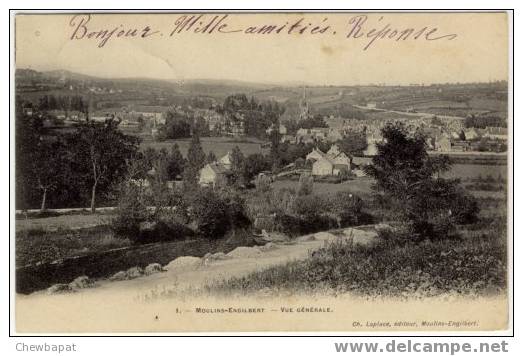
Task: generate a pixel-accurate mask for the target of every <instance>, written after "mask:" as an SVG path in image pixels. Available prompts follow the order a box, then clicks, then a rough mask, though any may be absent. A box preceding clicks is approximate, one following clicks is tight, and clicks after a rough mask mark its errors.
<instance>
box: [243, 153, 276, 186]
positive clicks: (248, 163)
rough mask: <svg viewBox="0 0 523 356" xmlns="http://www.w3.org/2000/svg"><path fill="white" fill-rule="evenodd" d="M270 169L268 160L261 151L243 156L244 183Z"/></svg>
mask: <svg viewBox="0 0 523 356" xmlns="http://www.w3.org/2000/svg"><path fill="white" fill-rule="evenodd" d="M270 169H271V164H270V162H269V160H268V159H267V158H266V157H265V156H264V155H262V154H261V153H253V154H250V155H248V156H247V157H246V158H245V163H244V165H243V178H244V180H245V182H246V183H248V182H250V181H252V180H253V179H254V178H255V177H256V176H257V175H258V174H259V173H261V172H263V171H268V170H270Z"/></svg>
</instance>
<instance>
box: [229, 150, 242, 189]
mask: <svg viewBox="0 0 523 356" xmlns="http://www.w3.org/2000/svg"><path fill="white" fill-rule="evenodd" d="M244 164H245V157H244V156H243V153H242V151H241V150H240V148H239V147H238V146H234V148H233V149H232V151H231V174H230V176H229V179H230V180H231V183H233V184H235V183H237V184H241V183H242V178H243V172H244V168H243V167H244Z"/></svg>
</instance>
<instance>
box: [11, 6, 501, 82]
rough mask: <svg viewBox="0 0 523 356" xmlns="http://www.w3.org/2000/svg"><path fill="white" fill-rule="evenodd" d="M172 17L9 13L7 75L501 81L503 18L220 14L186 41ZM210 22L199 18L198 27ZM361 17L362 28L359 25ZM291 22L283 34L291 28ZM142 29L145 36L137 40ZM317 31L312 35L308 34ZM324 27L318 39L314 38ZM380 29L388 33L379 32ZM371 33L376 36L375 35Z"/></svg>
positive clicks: (176, 16)
mask: <svg viewBox="0 0 523 356" xmlns="http://www.w3.org/2000/svg"><path fill="white" fill-rule="evenodd" d="M185 15H187V16H190V15H191V14H185ZM180 16H183V14H127V15H122V14H91V15H90V17H88V16H87V15H79V16H76V17H74V14H59V15H56V14H43V15H42V14H40V15H37V14H31V15H17V17H16V19H15V45H16V58H15V63H16V67H17V68H31V69H35V70H54V69H63V70H70V71H73V72H78V73H83V74H88V75H94V76H99V77H109V78H112V77H114V78H117V77H118V78H122V77H147V78H156V79H172V80H188V79H230V80H242V81H250V82H260V83H290V82H298V83H309V84H315V85H362V84H389V85H391V84H402V85H405V84H431V83H449V82H450V83H455V82H485V81H493V80H507V79H508V68H509V65H508V44H509V38H508V25H507V16H506V14H504V13H432V14H427V13H367V14H362V13H359V14H354V13H352V14H348V13H345V14H339V13H338V14H334V13H323V14H313V13H306V14H296V13H287V14H229V15H228V16H227V17H226V18H225V19H224V20H223V21H222V22H221V23H220V25H224V24H225V25H227V26H226V27H223V28H222V30H223V31H224V32H225V31H238V32H230V33H218V31H217V29H215V31H214V32H213V33H211V34H209V33H202V31H200V32H199V33H195V32H194V29H195V27H196V26H198V23H195V25H194V26H193V27H192V28H191V30H190V31H181V33H175V34H174V35H172V36H171V32H172V31H173V30H174V29H175V28H176V25H177V23H179V19H180ZM214 16H216V14H203V16H202V17H201V18H200V19H199V21H201V22H202V24H201V25H200V27H201V28H203V27H204V26H205V24H207V23H209V22H210V20H211V19H212V18H213V17H214ZM364 17H365V21H364V22H358V21H363V20H362V19H363V18H364ZM300 19H302V21H301V22H300V23H299V25H298V26H296V27H295V28H294V29H293V30H292V31H291V33H290V34H289V32H288V31H289V29H290V26H291V25H292V24H294V23H296V22H297V21H299V20H300ZM177 21H178V22H177ZM216 21H217V20H216ZM215 23H216V22H214V23H212V24H215ZM309 24H310V25H309ZM264 25H267V26H269V25H274V26H275V27H278V28H279V27H281V26H283V27H284V28H283V29H282V31H281V32H280V33H278V34H277V33H275V32H273V33H271V34H251V33H245V32H246V30H248V29H249V27H252V26H254V27H256V29H259V28H260V27H261V26H264ZM147 26H148V27H149V30H148V31H147V36H146V37H145V38H142V37H141V36H140V34H143V29H144V28H145V27H147ZM305 26H307V28H305V30H304V32H303V33H302V34H300V33H299V30H301V29H303V28H304V27H305ZM316 26H317V27H318V28H317V30H316V33H314V34H313V33H311V32H310V30H311V29H312V28H314V27H316ZM326 26H328V28H327V29H326V30H325V31H324V33H319V31H320V30H321V29H324V28H325V27H326ZM424 28H426V29H425V30H424V32H423V33H422V35H421V36H420V37H419V38H418V39H417V40H414V36H413V35H411V36H410V37H409V38H408V39H406V40H397V36H398V35H394V34H393V33H392V31H394V30H397V31H398V32H397V33H399V32H401V31H403V30H405V29H413V30H415V31H416V32H415V33H417V31H421V30H422V29H424ZM432 28H437V31H436V32H434V33H432V34H430V35H429V38H436V37H439V36H443V37H442V38H441V39H438V40H426V39H425V37H424V35H425V34H427V32H429V31H430V29H432ZM113 29H116V31H115V32H113V35H112V36H110V37H109V38H108V39H107V41H106V42H105V43H104V44H103V46H101V44H102V40H103V38H105V37H102V36H101V35H99V36H98V38H96V34H98V33H99V32H100V31H104V30H106V32H107V33H110V32H111V31H112V30H113ZM133 29H136V33H137V36H135V37H125V36H122V37H117V33H118V32H119V31H121V30H123V31H124V32H127V31H132V30H133ZM355 29H358V30H359V32H358V33H357V35H358V36H357V37H358V38H354V36H349V34H350V33H351V30H355ZM387 29H388V31H389V32H385V33H383V32H384V31H385V30H387ZM251 30H253V29H251ZM380 30H382V35H383V36H382V37H383V38H381V37H377V34H379V33H380V32H379V31H380ZM88 33H92V36H91V38H88V35H87V34H88ZM352 34H354V31H353V32H352ZM106 36H107V35H106ZM388 36H391V38H388ZM374 37H377V38H376V39H374V41H372V42H371V40H372V39H373V38H374ZM71 38H72V39H71ZM369 42H371V43H370V44H369ZM367 45H368V48H366V49H365V47H366V46H367Z"/></svg>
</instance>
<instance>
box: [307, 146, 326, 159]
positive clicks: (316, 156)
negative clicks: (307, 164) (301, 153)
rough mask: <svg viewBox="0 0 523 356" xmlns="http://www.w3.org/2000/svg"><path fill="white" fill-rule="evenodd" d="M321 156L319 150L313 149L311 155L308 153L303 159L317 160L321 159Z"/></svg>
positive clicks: (322, 154) (321, 153)
mask: <svg viewBox="0 0 523 356" xmlns="http://www.w3.org/2000/svg"><path fill="white" fill-rule="evenodd" d="M323 156H324V153H323V152H321V151H320V150H319V149H317V148H314V149H313V150H312V151H311V153H309V154H308V155H307V156H306V157H305V159H306V160H319V159H321V158H323Z"/></svg>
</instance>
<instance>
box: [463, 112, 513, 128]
mask: <svg viewBox="0 0 523 356" xmlns="http://www.w3.org/2000/svg"><path fill="white" fill-rule="evenodd" d="M465 127H469V128H470V127H475V128H478V129H484V128H485V127H507V120H505V119H502V118H500V117H498V116H475V115H470V116H468V117H467V118H466V119H465Z"/></svg>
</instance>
